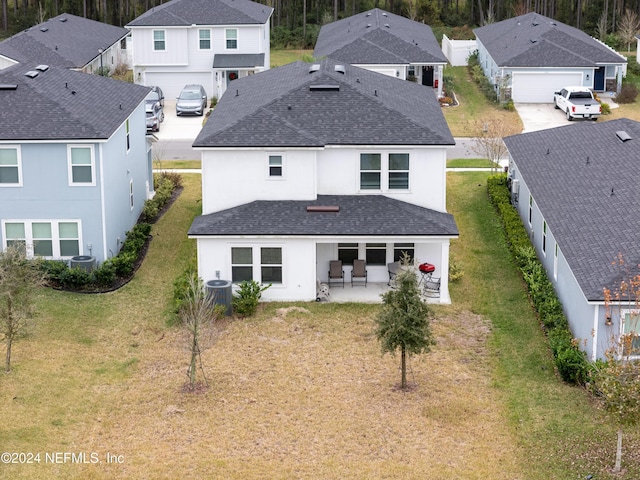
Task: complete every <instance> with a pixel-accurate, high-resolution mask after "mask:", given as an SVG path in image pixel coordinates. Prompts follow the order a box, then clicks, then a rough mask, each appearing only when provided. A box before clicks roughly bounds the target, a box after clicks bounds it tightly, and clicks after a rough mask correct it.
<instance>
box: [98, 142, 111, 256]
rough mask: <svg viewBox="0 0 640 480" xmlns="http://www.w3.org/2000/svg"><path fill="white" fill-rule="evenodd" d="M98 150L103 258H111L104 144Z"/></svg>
mask: <svg viewBox="0 0 640 480" xmlns="http://www.w3.org/2000/svg"><path fill="white" fill-rule="evenodd" d="M98 150H99V151H100V215H101V216H102V219H101V221H100V223H101V225H102V249H103V251H102V258H104V259H105V260H106V259H107V258H109V256H108V253H109V252H108V248H107V225H106V223H105V222H106V218H107V213H106V208H107V207H106V205H105V199H104V151H103V149H102V145H98Z"/></svg>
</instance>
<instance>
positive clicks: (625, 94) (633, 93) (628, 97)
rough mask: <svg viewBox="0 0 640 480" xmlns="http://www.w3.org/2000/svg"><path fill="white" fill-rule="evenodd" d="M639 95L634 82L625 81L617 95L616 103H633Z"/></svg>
mask: <svg viewBox="0 0 640 480" xmlns="http://www.w3.org/2000/svg"><path fill="white" fill-rule="evenodd" d="M637 96H638V87H636V86H635V85H634V84H633V83H628V82H625V83H623V84H622V88H621V89H620V93H619V94H618V95H617V96H616V98H615V100H616V103H633V102H635V101H636V97H637Z"/></svg>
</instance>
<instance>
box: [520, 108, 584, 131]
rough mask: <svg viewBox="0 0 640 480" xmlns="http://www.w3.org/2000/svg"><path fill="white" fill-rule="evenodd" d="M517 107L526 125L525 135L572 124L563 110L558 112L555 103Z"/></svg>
mask: <svg viewBox="0 0 640 480" xmlns="http://www.w3.org/2000/svg"><path fill="white" fill-rule="evenodd" d="M515 107H516V111H517V112H518V115H520V119H521V120H522V124H523V125H524V130H523V131H522V132H523V133H527V132H536V131H538V130H545V129H547V128H554V127H561V126H562V125H569V124H570V123H571V122H569V121H568V120H567V118H566V117H565V115H564V114H563V113H562V111H561V110H556V108H555V107H554V106H553V103H516V104H515ZM575 121H582V120H574V122H575Z"/></svg>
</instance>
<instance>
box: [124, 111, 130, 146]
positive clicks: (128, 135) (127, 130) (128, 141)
mask: <svg viewBox="0 0 640 480" xmlns="http://www.w3.org/2000/svg"><path fill="white" fill-rule="evenodd" d="M125 129H126V132H127V152H128V151H129V150H131V130H130V128H129V119H128V118H127V120H126V121H125Z"/></svg>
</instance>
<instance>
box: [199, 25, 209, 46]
mask: <svg viewBox="0 0 640 480" xmlns="http://www.w3.org/2000/svg"><path fill="white" fill-rule="evenodd" d="M198 48H199V49H200V50H211V30H209V29H208V28H203V29H200V30H198Z"/></svg>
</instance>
